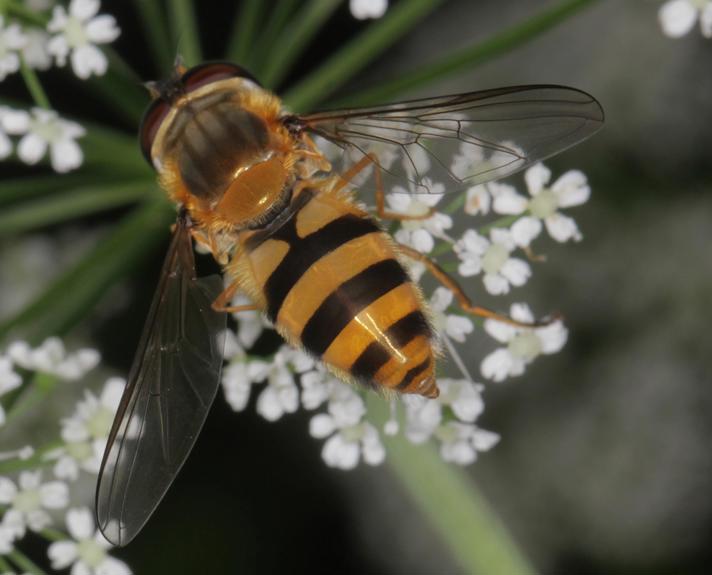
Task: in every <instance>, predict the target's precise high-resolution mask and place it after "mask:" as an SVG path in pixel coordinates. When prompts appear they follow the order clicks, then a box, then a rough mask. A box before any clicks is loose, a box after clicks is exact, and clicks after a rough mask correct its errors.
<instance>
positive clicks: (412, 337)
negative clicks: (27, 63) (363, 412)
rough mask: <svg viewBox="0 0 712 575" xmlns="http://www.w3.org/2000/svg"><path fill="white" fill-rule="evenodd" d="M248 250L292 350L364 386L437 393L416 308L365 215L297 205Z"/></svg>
mask: <svg viewBox="0 0 712 575" xmlns="http://www.w3.org/2000/svg"><path fill="white" fill-rule="evenodd" d="M307 193H309V192H307ZM300 204H301V205H300ZM245 245H246V246H247V249H248V250H249V255H248V256H247V257H248V258H249V260H250V261H251V265H252V269H253V271H254V272H255V277H256V279H257V280H258V282H260V284H261V286H262V293H263V295H264V301H265V304H266V311H267V315H268V316H269V317H270V319H271V320H272V321H273V322H274V323H275V325H276V327H277V328H278V329H279V330H280V331H281V332H282V333H283V335H284V336H285V337H286V338H287V339H288V340H289V341H291V342H293V343H301V345H302V346H303V347H304V348H305V349H306V350H307V351H309V352H310V353H311V354H312V355H314V356H316V357H318V358H320V359H321V360H322V361H323V362H324V363H326V364H327V365H329V366H330V367H332V368H333V369H334V370H335V371H336V372H337V373H341V374H347V375H349V376H350V377H351V379H355V380H358V381H360V382H362V383H364V384H367V385H370V386H375V387H386V388H391V389H397V390H399V391H402V392H405V393H419V394H423V395H428V396H434V395H436V394H437V388H436V386H435V383H434V377H433V373H434V367H435V365H434V353H433V349H432V339H433V333H432V330H431V327H430V325H429V323H428V321H427V319H426V317H425V315H424V313H423V311H422V308H423V303H422V300H421V298H420V295H419V293H418V290H417V288H416V287H415V286H414V284H413V283H412V282H411V281H410V278H409V277H408V274H407V273H406V272H405V270H404V269H403V267H402V266H401V264H400V262H399V261H398V260H397V259H396V254H395V251H394V249H393V246H392V243H391V241H390V239H389V237H388V236H387V235H386V234H385V233H384V232H383V231H381V230H380V228H379V227H378V226H377V225H376V224H375V222H374V221H373V220H371V219H370V218H369V217H368V216H367V215H366V214H365V213H363V212H361V211H360V210H358V209H357V208H356V207H355V206H354V205H353V204H351V203H350V202H349V201H347V200H345V198H343V197H339V196H335V195H329V194H325V195H316V196H311V195H308V196H302V197H301V198H298V199H297V200H295V204H294V205H293V208H292V214H291V216H290V217H289V219H288V220H287V221H286V222H283V223H282V224H281V225H280V227H279V229H277V230H271V231H270V232H269V233H268V234H265V235H264V236H263V237H262V238H261V239H260V236H259V234H255V235H254V236H253V238H252V239H250V240H248V241H247V242H246V244H245Z"/></svg>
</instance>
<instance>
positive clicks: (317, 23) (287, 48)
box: [260, 0, 341, 88]
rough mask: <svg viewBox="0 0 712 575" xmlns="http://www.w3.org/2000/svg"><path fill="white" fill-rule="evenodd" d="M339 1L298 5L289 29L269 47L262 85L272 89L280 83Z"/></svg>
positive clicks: (315, 0)
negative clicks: (268, 56)
mask: <svg viewBox="0 0 712 575" xmlns="http://www.w3.org/2000/svg"><path fill="white" fill-rule="evenodd" d="M340 3H341V0H311V2H308V3H305V4H304V5H303V6H302V7H301V9H300V10H299V12H298V13H297V14H296V15H295V16H294V17H292V19H291V21H290V25H289V28H288V29H287V30H284V31H283V32H282V34H280V35H279V36H278V37H277V38H276V41H275V43H274V44H273V45H272V47H271V49H270V54H271V57H270V59H269V60H268V61H267V63H266V65H265V68H264V71H263V72H262V73H261V78H260V80H261V81H262V83H263V84H264V85H265V86H267V87H269V88H274V87H276V86H278V85H279V84H280V82H282V80H283V79H284V77H285V76H286V75H287V73H288V72H289V70H290V68H291V66H292V64H294V62H295V61H296V60H298V59H299V57H300V56H301V55H302V53H303V52H304V49H305V48H306V47H307V46H308V45H309V42H310V41H311V40H312V39H313V38H314V36H315V35H316V33H317V32H318V31H319V30H320V29H321V27H322V25H323V24H324V22H326V21H327V20H328V19H329V17H330V16H331V15H332V14H333V13H334V11H335V10H336V9H337V8H338V7H339V5H340Z"/></svg>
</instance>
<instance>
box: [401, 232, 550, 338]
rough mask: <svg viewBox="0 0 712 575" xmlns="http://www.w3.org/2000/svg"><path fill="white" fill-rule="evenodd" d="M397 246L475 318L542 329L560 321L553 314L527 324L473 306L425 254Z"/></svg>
mask: <svg viewBox="0 0 712 575" xmlns="http://www.w3.org/2000/svg"><path fill="white" fill-rule="evenodd" d="M397 245H398V250H399V251H400V252H401V253H402V254H403V255H404V256H406V257H408V258H410V259H412V260H415V261H418V262H422V263H423V264H425V267H426V268H427V269H428V271H429V272H430V273H431V274H432V275H433V277H434V278H435V279H436V280H438V281H439V282H440V283H441V284H442V285H443V286H445V287H446V288H447V289H449V290H450V291H451V292H452V293H453V295H454V296H455V299H456V300H457V303H458V304H459V305H460V307H461V308H462V310H463V311H464V312H466V313H468V314H470V315H474V316H476V317H481V318H485V319H494V320H496V321H501V322H502V323H506V324H509V325H513V326H515V327H526V328H532V327H542V326H545V325H549V324H551V323H553V322H554V321H556V320H558V319H560V316H559V315H558V314H554V315H552V316H549V317H547V318H544V319H542V320H538V321H535V322H531V323H529V322H523V321H517V320H516V319H513V318H511V317H509V316H507V315H503V314H500V313H497V312H495V311H492V310H490V309H487V308H484V307H480V306H477V305H474V304H473V303H472V301H470V298H469V297H467V294H465V292H464V291H463V289H462V288H461V287H460V285H459V284H458V283H457V281H455V280H454V279H453V278H452V277H450V276H449V275H448V273H447V272H446V271H445V270H444V269H442V268H441V267H440V266H439V265H438V264H436V263H435V262H434V261H433V260H431V259H430V258H429V257H428V256H426V255H425V254H421V253H420V252H419V251H417V250H414V249H413V248H411V247H408V246H404V245H403V244H397Z"/></svg>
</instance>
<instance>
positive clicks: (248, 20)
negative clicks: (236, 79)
mask: <svg viewBox="0 0 712 575" xmlns="http://www.w3.org/2000/svg"><path fill="white" fill-rule="evenodd" d="M264 4H265V3H264V2H263V1H261V0H242V4H241V5H240V9H239V10H238V12H237V15H236V16H235V23H234V25H233V31H232V34H231V35H230V41H229V43H228V47H227V51H226V52H227V57H228V59H229V60H231V61H233V62H236V63H238V64H241V65H243V66H245V67H249V66H250V64H251V63H252V54H251V51H250V48H251V47H252V44H253V41H254V39H255V32H257V31H258V30H259V29H260V25H259V19H260V14H261V8H262V7H263V5H264Z"/></svg>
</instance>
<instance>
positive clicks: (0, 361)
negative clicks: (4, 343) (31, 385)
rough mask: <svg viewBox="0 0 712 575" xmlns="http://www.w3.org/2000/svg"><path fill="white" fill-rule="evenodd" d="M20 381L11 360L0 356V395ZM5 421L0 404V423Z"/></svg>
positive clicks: (18, 385)
mask: <svg viewBox="0 0 712 575" xmlns="http://www.w3.org/2000/svg"><path fill="white" fill-rule="evenodd" d="M21 383H22V378H21V377H20V376H19V375H18V374H17V373H15V372H14V371H13V370H12V362H11V361H10V360H9V359H8V358H6V357H2V356H0V396H2V395H4V394H5V393H7V392H8V391H12V390H13V389H17V388H18V387H20V384H21ZM4 423H5V410H4V409H3V407H2V404H0V425H3V424H4Z"/></svg>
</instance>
